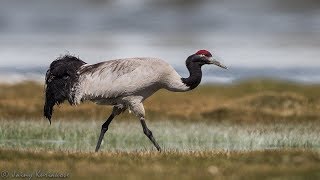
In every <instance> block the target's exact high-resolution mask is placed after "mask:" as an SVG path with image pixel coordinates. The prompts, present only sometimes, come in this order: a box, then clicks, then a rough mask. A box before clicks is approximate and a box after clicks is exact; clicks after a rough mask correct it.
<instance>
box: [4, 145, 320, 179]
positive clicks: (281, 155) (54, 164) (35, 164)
mask: <svg viewBox="0 0 320 180" xmlns="http://www.w3.org/2000/svg"><path fill="white" fill-rule="evenodd" d="M17 162H19V163H17ZM0 170H1V171H2V172H5V173H3V174H5V175H8V176H9V177H10V178H7V179H13V178H11V177H12V175H14V174H15V173H19V174H20V176H21V175H24V176H31V175H32V176H33V178H32V179H37V178H36V176H37V175H38V176H39V174H40V175H42V176H44V175H45V174H46V175H48V176H50V174H51V175H52V174H55V175H56V176H57V175H59V176H65V177H68V178H71V179H213V178H215V179H319V178H320V154H319V152H313V151H307V150H264V151H251V152H246V151H243V152H233V151H204V152H163V153H157V152H149V151H143V152H129V153H127V152H104V153H83V152H82V153H81V152H76V153H75V152H65V151H64V152H62V151H61V152H60V151H56V152H52V151H49V152H48V151H31V150H29V151H17V150H9V149H2V150H0ZM39 172H40V173H39Z"/></svg>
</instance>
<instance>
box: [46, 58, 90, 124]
mask: <svg viewBox="0 0 320 180" xmlns="http://www.w3.org/2000/svg"><path fill="white" fill-rule="evenodd" d="M84 64H86V63H85V62H83V61H82V60H80V59H78V58H76V57H74V56H70V55H65V56H63V57H60V58H58V59H56V60H55V61H53V62H52V63H51V64H50V67H49V69H48V71H47V74H46V79H45V85H46V86H45V103H44V108H43V115H44V116H45V117H46V118H47V119H48V120H49V122H50V124H51V117H52V112H53V106H54V105H56V104H61V103H63V102H64V101H65V100H68V101H69V103H70V104H73V97H72V95H71V93H72V92H71V89H72V87H73V86H74V85H75V84H76V83H77V82H78V78H79V75H78V74H77V72H78V70H79V68H80V67H81V66H82V65H84Z"/></svg>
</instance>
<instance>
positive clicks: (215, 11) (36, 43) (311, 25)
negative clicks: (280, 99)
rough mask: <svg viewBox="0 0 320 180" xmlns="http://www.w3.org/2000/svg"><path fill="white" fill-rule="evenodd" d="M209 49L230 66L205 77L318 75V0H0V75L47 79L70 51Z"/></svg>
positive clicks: (179, 58)
mask: <svg viewBox="0 0 320 180" xmlns="http://www.w3.org/2000/svg"><path fill="white" fill-rule="evenodd" d="M199 49H208V50H210V51H211V52H213V53H214V54H216V55H217V56H219V57H220V58H221V60H222V62H223V63H224V64H225V65H227V66H228V67H229V68H230V69H229V70H228V71H225V70H222V69H219V68H217V67H205V68H204V74H205V76H204V78H203V81H204V82H210V83H230V82H234V81H237V80H239V79H247V78H257V77H268V78H275V79H285V80H291V81H297V82H303V83H319V82H320V71H319V70H320V60H319V56H320V51H319V50H320V1H317V0H305V1H301V0H282V1H277V0H229V1H222V0H212V1H209V0H184V1H183V0H171V1H169V0H153V1H148V0H46V1H43V0H25V1H23V0H0V82H17V81H21V80H26V79H32V80H39V81H43V76H44V74H45V71H46V68H47V67H48V66H49V64H50V62H51V61H52V60H54V59H55V58H57V57H59V56H60V55H63V54H65V53H70V54H72V55H76V56H78V57H80V58H81V59H83V60H84V61H86V62H88V63H96V62H99V61H103V60H108V59H113V58H122V57H138V56H139V57H141V56H148V57H159V58H162V59H164V60H166V61H167V62H168V63H170V64H171V65H172V66H174V67H175V68H176V69H177V70H178V72H179V73H181V75H183V76H187V75H188V72H187V69H186V68H185V64H184V61H185V59H186V58H187V56H188V55H190V54H192V53H195V52H196V51H197V50H199Z"/></svg>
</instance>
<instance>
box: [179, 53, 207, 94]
mask: <svg viewBox="0 0 320 180" xmlns="http://www.w3.org/2000/svg"><path fill="white" fill-rule="evenodd" d="M191 59H192V58H191V57H189V58H188V59H187V61H186V66H187V68H188V70H189V73H190V76H189V77H188V78H181V80H182V82H183V83H184V84H186V85H187V86H188V87H189V88H190V90H191V89H194V88H196V87H197V86H198V85H199V84H200V82H201V78H202V71H201V65H200V64H199V63H194V62H192V60H191Z"/></svg>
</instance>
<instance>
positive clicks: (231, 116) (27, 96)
mask: <svg viewBox="0 0 320 180" xmlns="http://www.w3.org/2000/svg"><path fill="white" fill-rule="evenodd" d="M319 91H320V85H301V84H294V83H290V82H281V81H271V80H251V81H244V82H239V83H236V84H231V85H206V86H201V87H199V88H197V89H195V90H193V91H191V92H186V93H172V92H168V91H166V90H161V91H159V92H157V93H156V94H155V95H153V96H151V97H150V98H149V99H147V101H146V102H145V108H146V115H147V119H149V120H157V121H159V120H165V119H174V120H184V121H188V120H192V121H194V120H195V119H196V120H201V121H204V120H206V121H217V122H221V121H232V122H236V123H255V122H277V121H290V122H291V121H297V122H300V121H318V120H319V119H320V94H319ZM43 94H44V87H43V85H40V84H37V83H34V82H25V83H20V84H14V85H0V119H41V118H42V109H43V103H44V102H43ZM109 113H110V107H106V106H99V105H95V104H93V103H85V104H82V105H80V106H78V107H71V106H69V105H68V104H63V105H61V107H60V108H56V111H55V113H54V116H53V121H54V120H55V119H68V120H70V119H76V120H100V119H104V118H106V117H107V116H108V114H109ZM118 118H120V119H124V120H126V119H130V118H132V116H130V115H129V114H128V113H125V114H124V115H121V116H120V117H118Z"/></svg>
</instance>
